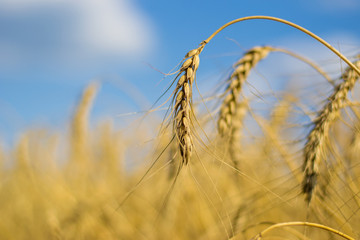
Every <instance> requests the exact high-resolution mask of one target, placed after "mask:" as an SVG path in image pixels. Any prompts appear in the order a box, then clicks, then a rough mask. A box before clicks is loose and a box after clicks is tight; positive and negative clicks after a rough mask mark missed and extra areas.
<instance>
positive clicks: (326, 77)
mask: <svg viewBox="0 0 360 240" xmlns="http://www.w3.org/2000/svg"><path fill="white" fill-rule="evenodd" d="M273 51H274V52H282V53H285V54H288V55H290V56H292V57H294V58H297V59H299V60H300V61H303V62H304V63H306V64H308V65H310V66H311V67H312V68H313V69H314V70H316V71H317V72H318V73H320V75H322V76H323V77H324V78H325V79H326V80H327V81H328V82H329V83H330V84H331V85H333V86H335V84H334V82H333V80H331V78H330V77H329V75H327V73H326V72H324V71H323V70H322V69H321V68H320V67H319V66H317V65H316V64H315V63H313V62H312V61H310V60H309V59H307V58H305V57H303V56H301V55H299V54H297V53H294V52H292V51H289V50H286V49H283V48H273Z"/></svg>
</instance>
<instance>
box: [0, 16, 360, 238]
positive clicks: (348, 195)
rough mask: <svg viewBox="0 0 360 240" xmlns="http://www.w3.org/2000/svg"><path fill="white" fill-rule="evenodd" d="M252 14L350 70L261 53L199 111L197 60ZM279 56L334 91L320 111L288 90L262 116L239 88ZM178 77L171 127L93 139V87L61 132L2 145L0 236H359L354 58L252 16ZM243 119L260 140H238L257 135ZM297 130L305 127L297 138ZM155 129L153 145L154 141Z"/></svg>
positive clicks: (260, 49)
mask: <svg viewBox="0 0 360 240" xmlns="http://www.w3.org/2000/svg"><path fill="white" fill-rule="evenodd" d="M255 19H262V20H270V21H276V22H280V23H283V24H287V25H289V26H291V27H293V28H296V29H298V30H300V31H302V32H304V33H306V34H307V35H309V36H310V37H312V38H314V39H315V40H316V41H318V42H320V43H321V44H323V45H325V46H326V47H327V48H328V49H329V50H330V51H332V52H334V53H335V54H336V55H337V56H338V57H339V58H340V59H342V60H343V61H344V62H345V63H346V64H347V66H346V68H344V69H343V71H342V73H336V75H337V77H336V79H335V78H332V77H330V76H329V75H328V74H327V73H326V72H325V71H324V70H323V69H322V68H321V67H320V66H319V65H317V64H315V63H314V62H313V61H311V60H309V59H307V58H305V57H303V56H301V55H299V54H296V53H294V52H292V51H289V50H286V49H283V48H279V47H272V46H256V47H253V48H251V49H250V50H248V51H246V52H245V53H244V55H243V57H241V58H240V59H239V60H238V61H236V62H235V63H234V65H233V66H232V70H231V72H230V73H229V75H228V78H227V79H226V82H225V85H224V88H225V90H224V91H223V92H222V93H221V94H220V95H216V96H215V97H212V98H211V99H215V100H216V101H217V102H216V103H215V104H214V111H211V109H210V107H208V106H207V107H206V110H205V114H203V113H201V111H200V110H201V109H200V107H198V106H199V105H200V104H198V103H197V102H196V101H193V96H194V94H193V93H194V90H193V89H194V86H195V85H196V74H197V71H198V69H199V67H200V55H201V53H202V52H203V50H204V49H205V48H206V46H207V44H209V42H210V41H211V39H213V38H214V37H215V36H216V35H217V34H218V33H219V32H220V31H222V30H223V29H225V28H227V27H228V26H231V25H232V24H235V23H238V22H241V21H248V20H255ZM273 52H282V53H284V54H286V55H288V56H290V57H292V58H295V59H297V60H300V61H301V62H303V63H305V64H307V65H308V66H310V67H311V68H312V69H313V70H315V71H316V72H317V73H318V74H319V76H321V77H322V78H324V79H326V84H328V85H331V86H332V93H330V94H328V95H327V96H326V98H325V102H324V99H321V100H322V101H323V102H322V103H321V105H320V106H316V108H317V110H316V111H314V112H315V113H309V111H306V110H304V107H303V106H302V104H301V103H300V102H299V101H298V100H297V98H298V97H296V96H295V95H296V94H295V93H289V92H288V93H286V94H283V96H282V97H280V98H279V99H278V101H277V102H276V104H275V106H274V107H273V108H272V109H270V110H271V113H270V114H269V116H266V117H262V116H260V114H257V113H256V109H255V108H254V107H253V106H254V105H251V101H253V100H252V99H251V98H250V97H246V93H245V87H246V84H249V83H248V81H249V76H250V72H251V71H252V70H254V68H255V66H256V65H257V64H258V63H259V62H260V61H262V60H264V59H265V58H266V57H268V56H269V55H271V54H272V53H273ZM174 74H176V77H175V78H174V81H173V82H172V83H171V86H174V90H173V92H172V94H171V95H170V97H169V100H171V104H170V107H169V108H168V112H167V114H166V117H165V120H162V121H157V120H156V119H153V118H151V116H150V117H149V115H147V117H148V119H147V120H146V124H143V123H144V121H142V120H143V119H142V120H141V121H140V122H141V125H140V126H141V127H139V125H136V126H133V128H131V127H130V128H128V129H131V133H126V131H119V130H115V128H114V127H113V124H112V121H110V122H106V123H105V124H102V125H101V126H100V127H98V128H97V129H96V130H94V131H89V129H90V127H89V124H88V117H89V112H90V109H91V103H92V100H93V99H94V96H95V94H96V91H97V89H98V85H96V84H92V85H90V86H89V87H88V88H87V89H86V90H85V91H84V94H83V96H82V98H81V100H80V103H79V104H78V107H77V109H76V111H75V114H74V116H73V119H72V122H71V124H70V126H69V130H70V134H69V136H59V135H58V134H53V133H51V132H49V131H44V130H37V131H29V132H28V133H24V134H23V136H22V138H21V139H20V141H19V144H18V146H17V147H16V149H15V150H14V151H12V152H11V153H10V154H6V153H5V152H6V151H2V149H1V148H0V212H1V216H0V239H338V238H339V239H340V238H344V239H355V238H360V230H359V229H360V214H359V212H360V211H359V210H360V194H359V193H360V187H359V184H360V178H359V176H360V175H359V174H360V164H359V163H358V151H359V150H360V134H359V128H360V127H359V126H360V121H358V119H359V116H360V115H359V113H358V107H359V103H357V102H356V101H354V100H353V99H352V98H351V97H349V96H348V95H349V94H348V93H349V92H350V91H352V90H354V89H355V83H356V80H357V79H358V77H359V76H360V61H356V60H355V61H350V60H349V59H348V58H346V57H345V56H344V55H342V54H341V53H340V52H339V51H337V50H336V49H335V48H333V47H332V46H331V45H330V44H328V43H327V42H326V41H324V40H323V39H321V38H320V37H318V36H317V35H315V34H313V33H312V32H310V31H308V30H306V29H304V28H302V27H300V26H298V25H296V24H294V23H292V22H288V21H286V20H283V19H279V18H275V17H268V16H251V17H244V18H240V19H236V20H234V21H231V22H229V23H227V24H225V25H223V26H222V27H221V28H219V29H218V30H217V31H215V32H214V33H213V34H212V35H211V36H210V37H209V38H207V39H206V40H205V41H203V42H201V43H200V45H199V46H198V48H196V49H193V50H191V51H189V52H188V53H187V54H186V55H185V57H184V59H183V60H182V61H181V64H180V68H179V70H178V71H176V72H175V73H174ZM169 89H171V87H169ZM319 95H321V94H319ZM354 95H355V94H354ZM262 97H264V98H265V96H264V95H263V96H262ZM314 101H315V100H314ZM166 102H167V101H166ZM166 102H165V103H166ZM199 102H200V103H205V100H204V98H203V97H201V101H199ZM315 102H316V101H315ZM165 103H164V104H165ZM294 106H295V107H296V108H297V109H296V110H295V107H294ZM151 111H153V110H151ZM299 112H300V114H302V116H304V115H306V116H307V117H308V116H311V119H312V121H311V123H310V124H308V126H310V128H309V131H306V134H303V133H304V128H305V127H304V124H302V125H301V124H292V123H289V122H290V121H289V118H290V117H292V118H293V120H294V119H295V122H296V121H297V120H299V119H298V118H296V116H297V113H299ZM304 112H305V114H304ZM300 114H298V115H300ZM249 118H250V122H249V120H247V119H249ZM248 123H250V124H251V125H252V126H254V125H257V126H258V127H259V128H260V134H256V133H248V134H247V136H245V135H246V134H245V133H244V132H245V131H246V130H247V131H248V132H251V131H252V127H247V125H246V124H248ZM154 125H156V127H154ZM158 126H160V128H159V127H158ZM168 126H171V127H172V128H170V130H169V128H168ZM246 127H247V128H246ZM297 127H298V128H299V129H302V130H295V131H292V132H291V130H292V129H293V128H295V129H296V128H297ZM158 128H159V129H158ZM154 129H156V133H154ZM214 129H216V131H214ZM208 130H209V131H208ZM288 130H289V131H288ZM254 131H256V130H254ZM153 134H156V137H155V139H156V141H148V140H147V139H149V138H152V137H153ZM300 135H301V136H300ZM303 135H305V136H303ZM293 136H295V137H294V138H293ZM299 136H300V137H299ZM64 137H65V138H66V137H69V138H68V140H67V141H66V144H65V146H64V144H61V139H63V138H64ZM245 137H247V138H246V139H244V138H245ZM149 149H150V150H149ZM60 152H61V153H60ZM144 159H147V160H149V159H150V160H151V163H149V161H146V160H145V161H144ZM7 161H13V162H15V164H8V163H6V162H7ZM304 199H305V200H304Z"/></svg>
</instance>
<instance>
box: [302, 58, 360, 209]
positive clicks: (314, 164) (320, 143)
mask: <svg viewBox="0 0 360 240" xmlns="http://www.w3.org/2000/svg"><path fill="white" fill-rule="evenodd" d="M354 65H355V66H356V67H358V68H360V61H357V62H355V63H354ZM341 78H342V79H343V80H344V81H343V82H342V83H340V84H339V85H338V86H337V87H336V88H335V91H334V93H333V94H332V95H331V96H330V97H329V98H328V101H327V103H326V105H325V106H324V107H323V108H322V109H321V111H320V112H319V114H318V115H317V117H316V119H315V121H314V127H313V129H312V130H311V131H310V133H309V134H308V136H307V142H306V144H305V147H304V155H305V159H304V164H303V171H304V178H303V183H302V191H303V193H304V194H305V195H306V200H307V201H308V202H310V201H311V198H312V195H313V191H314V188H315V186H316V180H317V176H318V175H319V163H320V160H321V158H322V152H323V150H324V145H325V143H326V137H327V136H328V131H329V127H330V125H331V123H332V122H333V121H334V120H335V118H336V117H337V116H338V114H339V111H340V109H341V108H342V107H344V104H345V100H346V98H347V93H348V92H349V91H350V90H351V89H352V88H353V87H354V85H355V82H356V80H357V79H358V78H359V75H358V74H357V73H356V72H355V70H354V69H353V68H350V67H349V68H347V69H346V71H345V73H344V74H343V75H342V76H341Z"/></svg>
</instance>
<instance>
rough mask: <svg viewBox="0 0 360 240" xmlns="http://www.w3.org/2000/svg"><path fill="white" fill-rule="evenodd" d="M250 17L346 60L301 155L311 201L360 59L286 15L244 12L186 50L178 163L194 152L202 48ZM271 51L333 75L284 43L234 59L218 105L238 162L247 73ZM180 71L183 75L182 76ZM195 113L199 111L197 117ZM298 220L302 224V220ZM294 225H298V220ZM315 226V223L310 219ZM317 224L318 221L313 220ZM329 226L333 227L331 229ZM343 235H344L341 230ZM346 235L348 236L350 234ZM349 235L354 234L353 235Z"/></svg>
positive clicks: (177, 103)
mask: <svg viewBox="0 0 360 240" xmlns="http://www.w3.org/2000/svg"><path fill="white" fill-rule="evenodd" d="M251 19H265V20H272V21H277V22H280V23H284V24H287V25H290V26H291V27H294V28H296V29H298V30H300V31H302V32H304V33H306V34H308V35H310V36H311V37H313V38H314V39H316V40H317V41H319V42H320V43H322V44H323V45H325V46H326V47H328V49H329V50H330V51H332V52H334V53H335V54H336V55H338V56H339V57H340V58H341V59H342V60H343V61H345V63H346V64H347V65H348V67H347V68H346V70H345V72H344V73H343V74H342V75H341V79H342V80H343V81H342V82H341V83H340V84H338V85H336V86H335V89H334V92H333V93H332V94H331V96H329V97H328V98H327V102H326V104H325V105H324V106H323V108H321V109H320V111H319V112H318V114H317V116H316V118H315V120H314V122H313V127H312V130H311V131H310V133H309V134H308V135H307V141H306V143H305V147H304V150H303V151H304V154H303V155H304V160H303V167H302V170H303V179H302V184H301V186H302V192H303V193H304V194H305V198H306V201H307V202H308V203H310V201H311V199H312V196H313V194H314V191H315V190H316V185H317V178H318V177H319V174H320V173H319V165H320V164H321V161H326V160H325V159H323V158H324V157H323V156H322V153H323V151H324V149H325V144H326V137H327V136H328V134H329V128H330V126H331V125H332V123H333V122H334V120H335V119H336V117H337V116H338V115H339V112H340V110H341V109H343V108H344V107H345V106H346V105H347V100H348V99H347V94H348V92H349V91H351V90H352V89H353V87H354V85H355V82H356V80H357V79H358V78H359V76H360V61H355V62H351V61H350V60H349V59H347V58H346V57H345V56H344V55H342V54H341V53H340V52H339V51H337V50H336V49H335V48H334V47H332V46H331V45H330V44H328V43H327V42H326V41H325V40H323V39H321V38H320V37H318V36H317V35H315V34H313V33H312V32H310V31H308V30H306V29H304V28H302V27H300V26H298V25H296V24H294V23H292V22H288V21H286V20H283V19H279V18H274V17H267V16H252V17H244V18H240V19H236V20H234V21H231V22H229V23H227V24H225V25H223V26H222V27H221V28H219V29H218V30H217V31H216V32H214V33H213V34H212V35H211V36H210V37H209V38H208V39H206V40H205V41H203V42H201V43H200V46H199V47H198V48H196V49H193V50H191V51H189V52H188V53H187V54H186V55H185V60H184V62H183V64H182V66H181V68H180V73H179V74H178V76H177V77H176V78H175V79H177V78H179V79H178V81H177V85H176V89H175V90H174V93H173V96H174V114H173V122H174V131H175V133H174V134H175V136H176V139H177V142H178V147H179V149H180V154H181V157H182V164H181V165H180V168H179V170H180V169H181V167H182V165H183V164H185V165H186V164H188V162H189V160H190V157H191V155H192V152H193V140H192V139H193V136H192V131H191V124H192V121H191V115H192V114H193V115H194V113H193V112H192V111H191V109H192V86H193V82H194V79H195V76H196V71H197V69H198V67H199V63H200V59H199V55H200V53H201V52H202V51H203V49H204V47H205V46H206V44H208V43H209V42H210V40H211V39H212V38H213V37H214V36H215V35H216V34H218V33H219V32H220V31H221V30H223V29H224V28H226V27H228V26H230V25H232V24H234V23H237V22H241V21H245V20H251ZM273 51H282V52H285V53H288V54H289V55H292V56H294V57H297V58H299V59H300V60H302V61H306V62H307V63H308V64H310V65H311V66H312V67H314V68H315V69H316V70H317V71H318V72H319V73H320V74H322V75H323V76H324V77H325V78H326V79H327V80H328V81H331V79H330V78H329V77H328V76H327V74H326V73H325V72H324V71H322V70H321V68H320V67H318V66H316V65H315V64H313V63H311V62H310V61H308V60H306V59H304V58H302V57H300V56H298V55H296V54H294V53H291V52H290V51H286V50H284V49H280V48H274V47H271V46H257V47H254V48H252V49H250V50H249V51H247V52H246V53H245V54H244V56H243V57H242V58H241V59H240V60H239V61H237V62H236V63H235V64H234V67H233V72H232V73H231V75H230V77H229V80H228V86H227V88H226V90H225V93H224V99H223V102H222V104H221V107H220V113H219V117H218V131H219V133H220V134H221V135H222V136H224V135H227V136H229V137H230V138H229V146H228V147H229V152H230V155H231V159H232V161H233V162H234V163H235V166H236V163H237V161H238V158H239V157H238V156H236V152H237V150H236V148H240V147H241V146H240V145H239V142H237V141H236V140H237V139H239V136H238V135H239V128H240V127H241V121H242V118H243V116H244V111H245V112H246V109H245V110H244V104H245V105H246V103H245V102H244V101H245V100H244V99H243V100H241V99H240V97H241V91H242V87H243V85H244V83H245V82H246V80H247V77H248V75H249V73H250V71H251V70H252V69H253V68H254V67H255V66H256V64H257V63H258V62H259V61H261V60H263V59H264V58H266V57H267V56H268V54H269V53H270V52H273ZM180 76H181V77H180ZM194 118H195V116H194ZM293 224H294V223H288V224H283V226H290V225H293ZM298 224H299V223H298ZM301 224H304V225H306V224H310V223H305V222H304V223H300V225H301ZM295 225H296V224H295ZM310 225H311V224H310ZM312 226H315V225H312ZM327 229H328V230H329V229H330V228H327ZM331 231H333V232H335V233H337V234H340V235H342V234H341V233H340V232H339V231H336V230H331ZM342 236H344V235H342ZM347 237H348V236H346V238H347ZM260 238H261V234H259V235H258V236H257V237H255V239H260ZM349 238H350V237H349Z"/></svg>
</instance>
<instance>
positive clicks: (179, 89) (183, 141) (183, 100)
mask: <svg viewBox="0 0 360 240" xmlns="http://www.w3.org/2000/svg"><path fill="white" fill-rule="evenodd" d="M203 47H204V44H201V45H200V47H198V48H196V49H193V50H191V51H190V52H188V53H187V54H186V55H185V58H186V60H185V61H184V62H183V64H182V66H181V68H180V73H179V74H178V77H179V80H178V83H177V86H176V89H175V91H174V128H175V132H176V136H177V139H178V142H179V148H180V154H181V157H182V163H183V164H185V165H186V164H188V162H189V159H190V157H191V154H192V150H193V140H192V133H191V128H190V127H191V118H190V113H191V105H192V85H193V82H194V80H195V75H196V70H197V69H198V67H199V63H200V58H199V54H200V53H201V51H202V49H203Z"/></svg>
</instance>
